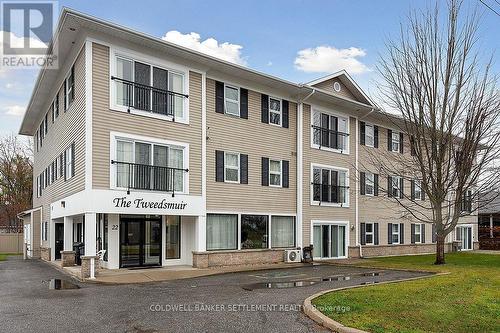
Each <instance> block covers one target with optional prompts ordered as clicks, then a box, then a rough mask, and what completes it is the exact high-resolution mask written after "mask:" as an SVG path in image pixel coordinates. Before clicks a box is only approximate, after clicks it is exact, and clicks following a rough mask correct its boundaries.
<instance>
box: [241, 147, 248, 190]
mask: <svg viewBox="0 0 500 333" xmlns="http://www.w3.org/2000/svg"><path fill="white" fill-rule="evenodd" d="M240 184H248V155H246V154H240Z"/></svg>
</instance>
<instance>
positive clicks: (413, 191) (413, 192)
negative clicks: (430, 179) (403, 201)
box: [411, 179, 415, 200]
mask: <svg viewBox="0 0 500 333" xmlns="http://www.w3.org/2000/svg"><path fill="white" fill-rule="evenodd" d="M411 200H415V180H414V179H412V180H411Z"/></svg>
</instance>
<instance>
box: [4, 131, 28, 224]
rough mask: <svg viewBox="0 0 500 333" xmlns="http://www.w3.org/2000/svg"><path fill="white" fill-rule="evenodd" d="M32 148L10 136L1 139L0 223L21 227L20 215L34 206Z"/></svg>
mask: <svg viewBox="0 0 500 333" xmlns="http://www.w3.org/2000/svg"><path fill="white" fill-rule="evenodd" d="M32 175H33V163H32V150H31V145H30V144H29V143H28V142H24V141H23V140H22V139H20V138H18V137H16V136H14V135H10V136H6V137H4V138H2V139H0V224H3V225H7V226H11V227H12V226H17V223H18V219H17V214H18V213H19V212H21V211H23V210H26V209H29V208H31V204H32V202H31V200H32V187H33V185H32V177H33V176H32Z"/></svg>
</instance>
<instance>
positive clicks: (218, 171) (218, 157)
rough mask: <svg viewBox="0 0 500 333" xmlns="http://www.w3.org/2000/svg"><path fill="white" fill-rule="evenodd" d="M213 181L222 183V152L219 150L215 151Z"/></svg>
mask: <svg viewBox="0 0 500 333" xmlns="http://www.w3.org/2000/svg"><path fill="white" fill-rule="evenodd" d="M215 181H216V182H223V181H224V152H223V151H221V150H216V151H215Z"/></svg>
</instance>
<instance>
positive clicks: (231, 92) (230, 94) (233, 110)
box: [224, 84, 240, 117]
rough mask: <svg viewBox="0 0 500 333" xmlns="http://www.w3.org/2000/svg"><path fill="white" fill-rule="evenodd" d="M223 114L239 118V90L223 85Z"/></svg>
mask: <svg viewBox="0 0 500 333" xmlns="http://www.w3.org/2000/svg"><path fill="white" fill-rule="evenodd" d="M224 112H225V113H226V114H230V115H233V116H238V117H239V116H240V88H238V87H234V86H229V85H227V84H226V85H224Z"/></svg>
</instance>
